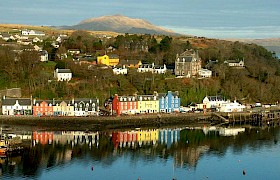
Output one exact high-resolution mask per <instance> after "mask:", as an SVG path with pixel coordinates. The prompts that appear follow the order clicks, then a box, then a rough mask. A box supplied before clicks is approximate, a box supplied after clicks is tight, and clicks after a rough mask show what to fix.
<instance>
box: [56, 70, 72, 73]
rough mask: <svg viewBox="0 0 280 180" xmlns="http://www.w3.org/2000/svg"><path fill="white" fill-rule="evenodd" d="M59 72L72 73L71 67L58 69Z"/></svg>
mask: <svg viewBox="0 0 280 180" xmlns="http://www.w3.org/2000/svg"><path fill="white" fill-rule="evenodd" d="M56 70H57V73H71V70H70V69H56Z"/></svg>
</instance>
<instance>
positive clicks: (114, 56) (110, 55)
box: [107, 54, 119, 59]
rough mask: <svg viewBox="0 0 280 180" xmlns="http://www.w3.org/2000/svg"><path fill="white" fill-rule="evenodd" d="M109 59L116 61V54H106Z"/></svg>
mask: <svg viewBox="0 0 280 180" xmlns="http://www.w3.org/2000/svg"><path fill="white" fill-rule="evenodd" d="M107 55H108V56H109V58H110V59H118V58H119V56H118V55H117V54H107Z"/></svg>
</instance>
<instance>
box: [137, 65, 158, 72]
mask: <svg viewBox="0 0 280 180" xmlns="http://www.w3.org/2000/svg"><path fill="white" fill-rule="evenodd" d="M154 66H155V64H154V63H152V64H142V65H140V66H139V68H138V69H137V72H153V69H154Z"/></svg>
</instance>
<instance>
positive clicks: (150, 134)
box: [137, 129, 159, 146]
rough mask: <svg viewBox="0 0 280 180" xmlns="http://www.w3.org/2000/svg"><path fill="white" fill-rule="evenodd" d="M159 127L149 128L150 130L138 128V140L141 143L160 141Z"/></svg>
mask: <svg viewBox="0 0 280 180" xmlns="http://www.w3.org/2000/svg"><path fill="white" fill-rule="evenodd" d="M158 132H159V130H158V129H148V130H138V131H137V141H138V142H139V145H140V146H141V145H142V144H143V145H144V144H148V143H153V144H156V143H157V142H158Z"/></svg>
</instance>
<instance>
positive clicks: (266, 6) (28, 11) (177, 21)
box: [0, 0, 280, 38]
mask: <svg viewBox="0 0 280 180" xmlns="http://www.w3.org/2000/svg"><path fill="white" fill-rule="evenodd" d="M279 8H280V1H279V0H226V1H225V0H195V1H194V0H176V1H171V0H153V1H151V0H142V1H139V0H137V1H136V0H103V1H96V0H93V1H88V0H79V1H76V0H59V1H58V0H24V1H23V0H9V1H6V2H5V3H2V5H1V6H0V17H1V18H0V23H8V24H29V25H52V26H60V25H74V24H77V23H79V22H80V21H82V20H84V19H88V18H92V17H99V16H104V15H113V14H122V15H125V16H128V17H132V18H141V19H145V20H147V21H149V22H151V23H152V24H155V25H158V26H163V27H166V28H169V29H172V30H174V31H176V32H180V33H185V34H192V35H197V36H206V37H214V38H268V37H279V36H280V18H279V17H280V10H279Z"/></svg>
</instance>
